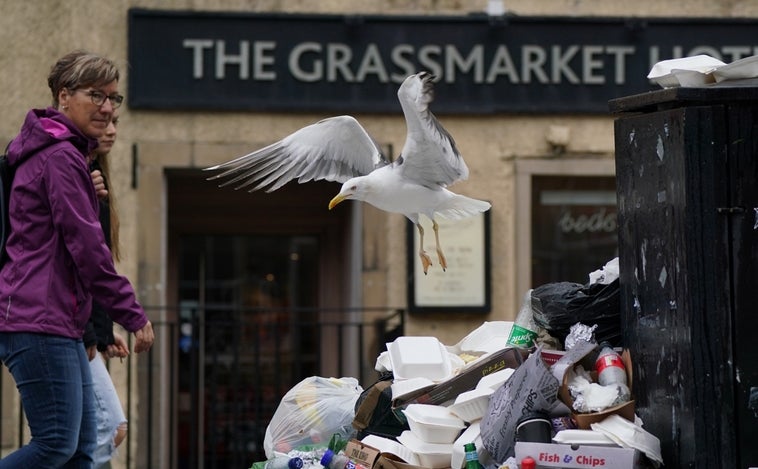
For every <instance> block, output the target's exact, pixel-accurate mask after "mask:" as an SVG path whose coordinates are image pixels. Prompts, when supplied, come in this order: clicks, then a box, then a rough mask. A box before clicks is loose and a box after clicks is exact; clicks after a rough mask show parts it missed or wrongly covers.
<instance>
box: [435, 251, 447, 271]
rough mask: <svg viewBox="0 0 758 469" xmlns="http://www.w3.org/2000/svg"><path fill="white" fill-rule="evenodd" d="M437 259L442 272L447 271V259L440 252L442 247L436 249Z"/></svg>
mask: <svg viewBox="0 0 758 469" xmlns="http://www.w3.org/2000/svg"><path fill="white" fill-rule="evenodd" d="M437 259H439V261H440V267H442V271H443V272H447V259H446V258H445V255H444V254H443V253H442V249H439V248H438V249H437Z"/></svg>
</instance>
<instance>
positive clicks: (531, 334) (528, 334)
mask: <svg viewBox="0 0 758 469" xmlns="http://www.w3.org/2000/svg"><path fill="white" fill-rule="evenodd" d="M536 339H537V324H536V323H535V322H534V314H533V313H532V290H531V289H529V290H528V291H527V292H526V294H525V295H524V301H523V302H522V303H521V309H520V310H519V312H518V316H516V321H515V322H514V323H513V327H512V328H511V333H510V335H509V336H508V341H507V342H506V345H509V346H513V347H519V348H531V347H532V346H533V345H534V341H535V340H536Z"/></svg>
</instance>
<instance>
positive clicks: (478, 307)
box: [407, 211, 491, 313]
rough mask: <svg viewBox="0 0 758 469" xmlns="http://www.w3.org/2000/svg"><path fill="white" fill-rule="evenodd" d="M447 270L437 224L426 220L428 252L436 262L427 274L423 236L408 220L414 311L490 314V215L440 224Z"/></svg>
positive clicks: (410, 302)
mask: <svg viewBox="0 0 758 469" xmlns="http://www.w3.org/2000/svg"><path fill="white" fill-rule="evenodd" d="M437 223H438V224H439V234H440V247H441V249H442V251H443V253H444V254H445V258H446V259H447V270H445V271H443V270H442V267H441V266H440V263H439V259H438V257H437V250H436V246H435V239H434V231H433V230H432V226H431V222H430V221H429V220H428V219H426V218H422V220H421V224H422V226H423V227H424V249H425V250H426V252H427V254H428V255H429V256H430V257H431V259H432V266H431V267H429V270H428V272H427V274H426V275H424V269H423V266H422V265H421V259H420V258H419V254H418V253H419V247H420V240H419V233H418V229H417V228H416V226H415V225H413V223H411V222H410V221H409V222H408V244H407V245H408V280H409V281H408V309H409V311H410V312H411V313H420V312H468V313H488V312H489V311H490V308H491V303H490V301H491V298H490V296H491V292H490V288H491V287H490V212H489V211H487V212H484V213H482V214H479V215H477V216H474V217H471V218H466V219H463V220H456V221H450V220H445V219H439V220H437Z"/></svg>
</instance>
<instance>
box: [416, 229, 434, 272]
mask: <svg viewBox="0 0 758 469" xmlns="http://www.w3.org/2000/svg"><path fill="white" fill-rule="evenodd" d="M416 228H418V234H419V248H418V255H419V257H420V258H421V265H422V266H424V275H426V271H427V270H429V266H431V265H432V258H431V257H429V254H427V253H426V251H424V227H423V226H421V223H416ZM435 231H436V230H435Z"/></svg>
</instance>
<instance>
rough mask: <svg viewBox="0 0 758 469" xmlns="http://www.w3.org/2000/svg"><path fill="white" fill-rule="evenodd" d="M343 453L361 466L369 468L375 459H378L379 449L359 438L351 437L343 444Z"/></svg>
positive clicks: (374, 462) (372, 465)
mask: <svg viewBox="0 0 758 469" xmlns="http://www.w3.org/2000/svg"><path fill="white" fill-rule="evenodd" d="M345 455H347V457H348V458H350V459H351V460H353V461H355V462H356V463H358V464H360V465H361V466H363V467H365V468H368V469H371V468H372V467H374V464H376V460H377V459H379V456H380V455H381V451H379V450H378V449H376V448H374V447H373V446H368V445H366V444H364V443H362V442H361V441H359V440H356V439H351V440H350V441H348V442H347V445H346V446H345Z"/></svg>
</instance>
